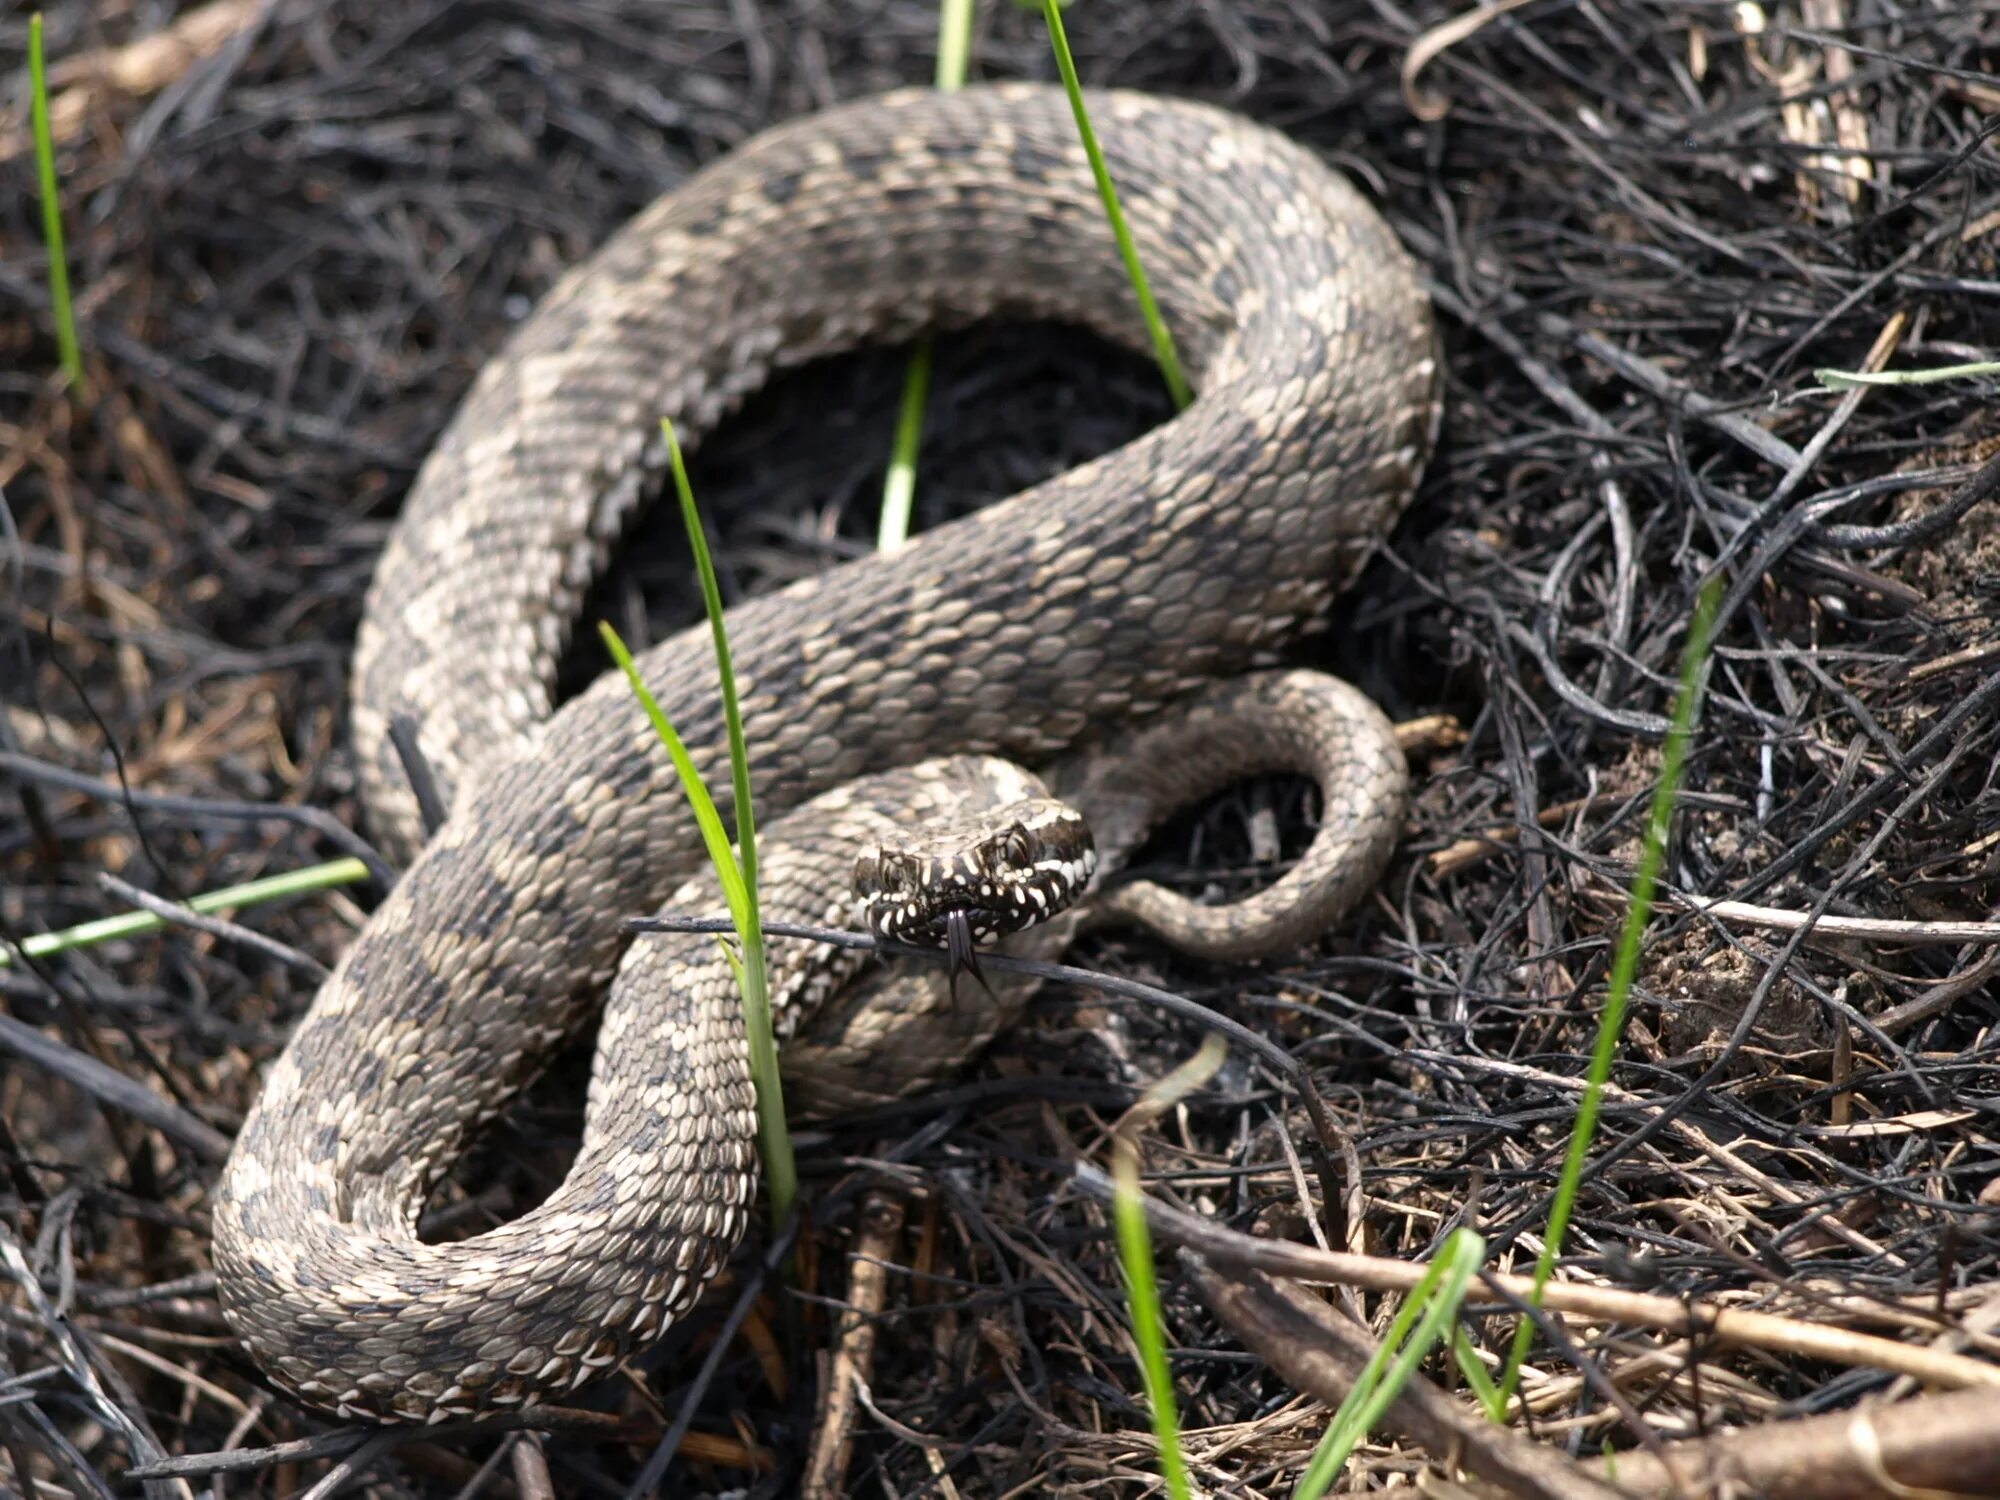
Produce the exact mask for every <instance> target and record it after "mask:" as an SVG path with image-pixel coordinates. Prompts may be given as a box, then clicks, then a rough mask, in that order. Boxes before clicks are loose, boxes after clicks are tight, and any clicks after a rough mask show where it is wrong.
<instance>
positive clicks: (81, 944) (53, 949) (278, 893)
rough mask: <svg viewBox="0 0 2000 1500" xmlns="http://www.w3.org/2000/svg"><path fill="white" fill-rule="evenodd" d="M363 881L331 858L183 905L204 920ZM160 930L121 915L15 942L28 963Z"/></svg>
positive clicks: (351, 867)
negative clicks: (186, 905) (207, 917)
mask: <svg viewBox="0 0 2000 1500" xmlns="http://www.w3.org/2000/svg"><path fill="white" fill-rule="evenodd" d="M367 878H368V866H366V865H364V864H363V863H362V862H361V861H360V860H358V859H336V860H331V861H329V862H328V863H326V864H323V865H313V866H312V867H311V868H309V869H304V870H288V871H286V872H285V873H284V874H282V875H266V876H264V877H263V878H262V879H261V880H246V881H245V882H244V883H243V884H242V885H229V886H224V887H223V888H222V889H221V890H216V891H204V892H202V893H201V894H200V895H199V896H195V897H192V898H191V899H190V900H189V901H188V910H190V911H193V912H197V913H199V914H200V915H202V916H209V915H211V914H212V913H215V912H221V911H235V910H240V909H241V908H243V907H246V906H258V905H261V904H262V903H264V902H266V901H281V900H283V899H284V898H285V897H287V896H301V895H305V894H307V893H308V892H311V891H323V890H326V889H328V888H329V887H331V886H336V885H352V884H353V883H354V882H355V881H357V880H366V879H367ZM166 925H167V921H166V918H164V917H160V916H156V915H155V914H154V913H152V912H149V911H124V912H119V913H118V914H117V915H116V916H112V917H99V918H97V919H96V920H95V921H90V922H81V923H78V924H77V925H76V926H75V927H65V928H64V929H63V930H62V931H61V932H38V933H36V934H35V935H34V936H33V937H29V938H23V939H22V940H21V951H22V952H23V953H24V954H26V955H27V956H28V957H29V958H47V957H48V956H49V955H50V954H52V953H64V952H67V951H68V950H69V949H71V948H88V947H91V946H93V945H94V944H97V943H109V942H112V941H114V940H116V939H118V938H127V937H138V936H140V935H141V934H143V933H148V932H158V931H159V930H160V929H161V928H162V927H165V926H166ZM13 961H14V955H13V953H12V952H11V951H10V950H9V949H6V948H0V969H4V968H6V967H7V966H8V965H9V964H11V963H13Z"/></svg>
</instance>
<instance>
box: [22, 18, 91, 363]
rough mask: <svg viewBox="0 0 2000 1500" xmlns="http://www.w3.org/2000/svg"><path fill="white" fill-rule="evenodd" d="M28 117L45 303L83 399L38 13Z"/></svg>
mask: <svg viewBox="0 0 2000 1500" xmlns="http://www.w3.org/2000/svg"><path fill="white" fill-rule="evenodd" d="M28 83H29V95H30V98H29V113H30V114H31V115H32V116H33V119H34V131H35V174H36V176H37V178H38V179H39V180H40V182H41V189H42V240H43V242H44V243H45V244H46V245H47V246H48V252H49V299H50V301H51V302H53V303H54V305H55V313H56V348H57V349H58V350H59V351H60V354H61V358H62V368H63V374H64V375H66V376H67V377H69V383H70V389H71V390H73V391H75V392H76V393H77V394H79V395H81V394H83V391H84V383H83V349H82V346H81V345H79V344H78V343H77V338H76V306H75V304H74V303H73V302H72V301H71V299H70V293H69V257H68V255H67V253H66V252H65V251H64V249H63V226H62V200H61V199H60V198H58V197H57V196H56V143H55V135H54V132H53V131H51V130H50V128H49V73H48V68H47V66H46V64H45V63H44V61H43V57H42V13H41V12H40V11H36V12H35V13H34V14H33V15H32V16H30V17H28Z"/></svg>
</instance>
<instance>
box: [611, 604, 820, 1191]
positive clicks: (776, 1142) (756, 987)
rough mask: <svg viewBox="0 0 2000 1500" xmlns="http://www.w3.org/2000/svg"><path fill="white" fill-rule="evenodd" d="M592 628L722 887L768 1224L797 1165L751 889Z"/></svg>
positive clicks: (686, 762) (621, 646)
mask: <svg viewBox="0 0 2000 1500" xmlns="http://www.w3.org/2000/svg"><path fill="white" fill-rule="evenodd" d="M597 633H598V635H599V636H600V637H601V638H602V639H603V641H604V645H605V649H606V650H608V651H609V652H610V653H611V658H612V660H613V661H615V662H617V663H618V667H619V670H620V671H622V672H624V674H625V680H626V681H627V682H629V683H630V684H631V685H632V691H633V693H634V694H635V695H636V696H637V697H638V699H639V703H640V706H641V707H643V708H644V709H645V710H646V717H647V718H649V719H651V720H652V721H653V731H654V733H656V734H657V735H659V737H660V743H661V744H663V745H665V746H666V747H667V756H668V758H669V759H670V760H672V761H673V763H674V771H675V772H676V774H678V775H679V777H680V780H681V790H682V791H683V792H685V793H686V794H687V799H688V806H689V807H691V808H692V809H693V810H694V818H695V822H696V824H697V825H699V827H700V828H701V837H702V842H703V843H704V844H706V845H707V846H708V858H709V863H710V864H712V865H713V866H714V867H715V878H716V880H717V882H718V883H719V884H720V885H721V886H722V898H723V901H724V902H725V903H726V904H727V905H728V907H729V919H730V922H731V923H732V924H733V925H734V926H735V928H736V937H737V942H738V944H739V945H740V950H741V951H740V954H739V953H738V952H733V951H731V950H730V949H729V948H728V947H727V946H726V945H725V946H724V948H723V954H724V956H725V957H727V958H728V960H729V967H730V969H731V971H732V972H733V973H734V974H735V975H736V977H737V986H738V988H739V989H741V990H742V992H743V1022H744V1029H745V1031H746V1032H747V1033H748V1035H749V1047H750V1076H751V1078H752V1080H753V1081H754V1083H755V1084H756V1088H757V1143H758V1152H759V1154H760V1155H761V1156H762V1158H763V1162H764V1181H765V1182H766V1184H768V1186H769V1189H770V1194H771V1208H772V1220H773V1222H779V1221H781V1220H782V1219H783V1218H784V1216H785V1214H786V1213H788V1212H789V1211H790V1210H791V1205H792V1199H793V1198H794V1197H796V1196H797V1193H798V1169H797V1167H796V1165H795V1164H794V1162H793V1159H792V1138H791V1133H790V1132H789V1131H788V1130H787V1129H786V1128H785V1100H784V1093H783V1088H782V1085H781V1084H780V1082H779V1079H778V1048H777V1043H776V1041H775V1040H774V1039H773V1037H772V1035H771V991H770V977H769V974H768V972H767V971H766V969H765V965H764V934H763V930H762V928H761V927H760V926H759V925H758V918H757V914H756V906H755V903H754V900H753V893H752V892H751V891H750V889H749V887H748V886H747V884H746V883H745V881H744V879H743V869H742V866H740V865H739V864H738V863H737V861H736V854H735V851H734V850H733V849H731V848H730V844H729V831H728V830H727V829H726V828H724V827H723V826H722V814H721V813H719V812H717V811H716V809H715V799H714V798H713V797H711V796H710V795H709V793H708V785H707V783H705V782H704V781H703V780H702V779H701V772H700V771H698V770H696V769H695V764H694V758H693V757H692V756H690V755H689V754H688V751H687V746H686V745H685V744H683V743H682V742H681V737H680V733H679V731H677V730H676V729H675V728H674V726H673V722H672V721H671V720H670V719H668V718H667V715H666V711H665V710H664V709H662V708H661V707H660V704H659V700H658V699H656V698H655V697H654V696H653V694H652V692H651V690H650V689H649V688H647V686H646V681H645V679H644V678H643V677H641V676H640V675H639V667H638V663H636V662H634V661H633V660H632V653H631V652H630V651H628V650H627V649H626V648H625V642H624V641H623V640H621V639H620V638H619V635H618V632H617V631H615V630H613V629H612V628H611V626H610V625H609V624H606V623H604V622H603V621H599V622H598V626H597Z"/></svg>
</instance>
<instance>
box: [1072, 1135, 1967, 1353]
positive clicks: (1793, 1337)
mask: <svg viewBox="0 0 2000 1500" xmlns="http://www.w3.org/2000/svg"><path fill="white" fill-rule="evenodd" d="M1072 1177H1073V1179H1074V1181H1075V1182H1076V1185H1077V1186H1078V1187H1079V1188H1081V1189H1082V1190H1083V1191H1084V1192H1086V1193H1088V1194H1090V1196H1091V1197H1093V1198H1096V1199H1098V1200H1099V1201H1101V1202H1105V1203H1109V1202H1110V1201H1111V1194H1112V1185H1111V1179H1110V1177H1108V1176H1107V1175H1106V1174H1105V1173H1103V1172H1102V1171H1100V1170H1098V1169H1097V1168H1096V1167H1093V1166H1091V1165H1090V1164H1089V1163H1087V1162H1084V1163H1079V1164H1078V1165H1077V1166H1076V1167H1075V1168H1074V1169H1073V1170H1072ZM1146 1219H1147V1222H1148V1223H1149V1224H1150V1225H1151V1226H1152V1229H1153V1232H1154V1233H1155V1234H1156V1235H1158V1236H1159V1237H1160V1238H1161V1239H1165V1240H1170V1241H1172V1242H1173V1243H1174V1244H1176V1245H1181V1246H1184V1247H1185V1248H1187V1249H1189V1250H1193V1251H1195V1252H1196V1253H1198V1254H1199V1255H1201V1256H1202V1258H1203V1259H1205V1260H1207V1261H1209V1262H1210V1263H1211V1264H1214V1265H1217V1266H1224V1267H1228V1268H1229V1269H1231V1270H1237V1269H1242V1270H1254V1271H1266V1272H1269V1273H1271V1274H1273V1275H1278V1276H1289V1277H1291V1278H1293V1279H1294V1280H1297V1281H1303V1282H1308V1283H1327V1284H1331V1285H1335V1286H1357V1287H1362V1288H1364V1289H1366V1290H1368V1291H1375V1292H1406V1291H1408V1290H1410V1288H1412V1287H1414V1286H1415V1285H1416V1284H1417V1283H1418V1282H1419V1281H1421V1280H1422V1279H1423V1276H1424V1267H1422V1266H1420V1265H1413V1264H1411V1263H1410V1262H1408V1261H1402V1260H1391V1259H1388V1258H1386V1257H1381V1256H1373V1255H1346V1254H1341V1253H1338V1252H1330V1251H1326V1250H1319V1249H1315V1248H1314V1247H1312V1246H1310V1245H1299V1244H1294V1243H1292V1242H1291V1241H1288V1240H1264V1239H1257V1238H1255V1237H1254V1236H1251V1235H1247V1234H1238V1233H1237V1232H1236V1231H1235V1230H1233V1229H1225V1228H1223V1227H1222V1226H1221V1225H1219V1224H1211V1223H1209V1222H1208V1221H1206V1220H1204V1219H1199V1218H1196V1217H1195V1216H1194V1215H1192V1214H1186V1213H1182V1212H1180V1211H1179V1210H1178V1209H1174V1208H1170V1207H1168V1206H1167V1205H1166V1204H1163V1203H1161V1202H1159V1201H1158V1200H1157V1199H1153V1198H1149V1199H1147V1200H1146ZM1481 1279H1482V1280H1483V1281H1484V1282H1485V1283H1486V1284H1487V1285H1488V1286H1489V1287H1494V1288H1499V1289H1503V1290H1504V1291H1505V1292H1507V1293H1508V1294H1509V1295H1511V1296H1515V1297H1526V1296H1527V1295H1529V1293H1530V1292H1531V1291H1533V1289H1534V1281H1533V1279H1532V1278H1530V1277H1527V1276H1509V1275H1505V1274H1503V1273H1501V1272H1497V1271H1487V1272H1482V1273H1481ZM1541 1302H1542V1306H1543V1307H1544V1308H1545V1309H1547V1310H1548V1311H1550V1312H1558V1313H1563V1314H1566V1315H1568V1316H1571V1317H1576V1318H1587V1319H1590V1320H1592V1321H1594V1322H1599V1323H1627V1324H1632V1325H1634V1326H1637V1327H1640V1328H1652V1329H1657V1330H1659V1331H1661V1332H1664V1333H1671V1334H1677V1335H1679V1336H1681V1337H1683V1338H1694V1339H1705V1340H1708V1341H1709V1342H1711V1343H1722V1344H1734V1345H1736V1346H1738V1347H1740V1348H1749V1349H1768V1350H1777V1351H1780V1352H1782V1353H1786V1354H1797V1355H1802V1356H1804V1357H1806V1358H1809V1359H1823V1360H1826V1361H1828V1362H1830V1363H1833V1364H1838V1365H1845V1366H1848V1367H1850V1368H1858V1369H1874V1370H1888V1371H1891V1372H1893V1373H1895V1374H1898V1375H1908V1376H1910V1377H1912V1378H1913V1379H1916V1380H1920V1381H1922V1382H1923V1383H1924V1384H1926V1385H1931V1386H1936V1387H1939V1388H1941V1389H1945V1390H1964V1389H1967V1388H1970V1387H1980V1388H1984V1389H1988V1390H1995V1389H2000V1366H1994V1365H1990V1364H1987V1363H1985V1362H1984V1361H1982V1360H1976V1359H1967V1358H1966V1357H1964V1356H1963V1355H1958V1354H1947V1353H1945V1352H1943V1351H1941V1350H1936V1349H1928V1348H1922V1347H1919V1346H1915V1345H1911V1344H1899V1343H1897V1342H1896V1341H1895V1340H1894V1339H1886V1338H1881V1337H1878V1336H1877V1335H1875V1334H1868V1333H1855V1332H1853V1331H1852V1330H1850V1329H1846V1328H1841V1327H1837V1326H1835V1325H1832V1324H1826V1323H1806V1322H1802V1321H1800V1320H1799V1319H1796V1318H1785V1317H1780V1316H1778V1315H1777V1314H1775V1313H1760V1312H1745V1311H1741V1310H1739V1309H1736V1308H1729V1307H1715V1306H1712V1305H1709V1304H1706V1303H1702V1302H1697V1301H1692V1300H1690V1301H1683V1300H1681V1299H1679V1298H1676V1297H1658V1296H1653V1295H1650V1294H1648V1293H1644V1292H1627V1291H1621V1290H1619V1289H1617V1288H1614V1287H1598V1286H1584V1285H1580V1284H1578V1283H1576V1282H1573V1281H1551V1282H1550V1283H1549V1284H1548V1286H1547V1287H1546V1288H1545V1289H1544V1291H1543V1294H1542V1298H1541Z"/></svg>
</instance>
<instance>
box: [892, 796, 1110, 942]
mask: <svg viewBox="0 0 2000 1500" xmlns="http://www.w3.org/2000/svg"><path fill="white" fill-rule="evenodd" d="M1096 869H1097V846H1096V844H1095V843H1094V841H1093V840H1092V839H1091V836H1090V828H1089V825H1088V824H1086V823H1085V822H1084V820H1083V815H1082V814H1081V813H1079V812H1077V811H1076V809H1074V808H1073V807H1070V806H1069V805H1068V804H1067V803H1064V802H1058V801H1056V800H1055V799H1053V798H1050V797H1034V798H1028V799H1025V800H1022V801H1019V802H1012V803H1008V804H1006V805H1004V806H1001V807H998V808H995V809H993V810H991V811H989V812H984V813H978V814H973V815H969V816H966V817H962V818H957V819H953V820H951V821H950V822H947V823H934V824H931V825H929V826H927V827H923V828H919V829H913V830H911V831H910V832H909V833H908V834H906V835H901V836H898V837H896V838H894V839H889V840H884V841H883V842H882V843H880V844H879V845H877V846H876V847H875V848H873V849H870V850H868V851H866V852H864V853H863V854H862V855H861V857H860V858H859V859H857V860H856V861H855V864H854V889H855V893H856V894H857V895H859V896H860V897H861V898H862V901H863V903H864V905H865V907H866V911H867V919H868V930H869V931H870V932H872V933H874V935H875V937H876V938H877V939H878V940H880V941H887V942H892V943H903V944H906V945H908V946H910V947H916V948H945V949H948V950H949V951H950V952H951V955H952V958H953V966H954V968H957V967H962V966H964V965H966V964H968V963H969V962H970V960H971V957H972V953H973V951H974V950H975V949H976V948H977V947H978V946H979V945H981V944H985V943H992V942H994V941H997V940H998V939H1000V938H1003V937H1006V936H1007V935H1008V934H1010V933H1015V932H1019V931H1021V930H1022V929H1023V928H1025V927H1031V926H1033V925H1034V924H1035V923H1037V922H1040V921H1044V920H1046V919H1047V918H1049V917H1052V916H1054V915H1055V914H1056V913H1057V912H1059V911H1062V910H1063V909H1064V908H1065V907H1067V906H1068V905H1070V903H1071V902H1073V901H1075V900H1076V898H1077V897H1078V896H1080V895H1082V894H1083V892H1084V889H1085V888H1086V887H1087V886H1088V885H1089V884H1090V877H1091V875H1092V873H1093V872H1094V871H1095V870H1096Z"/></svg>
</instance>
